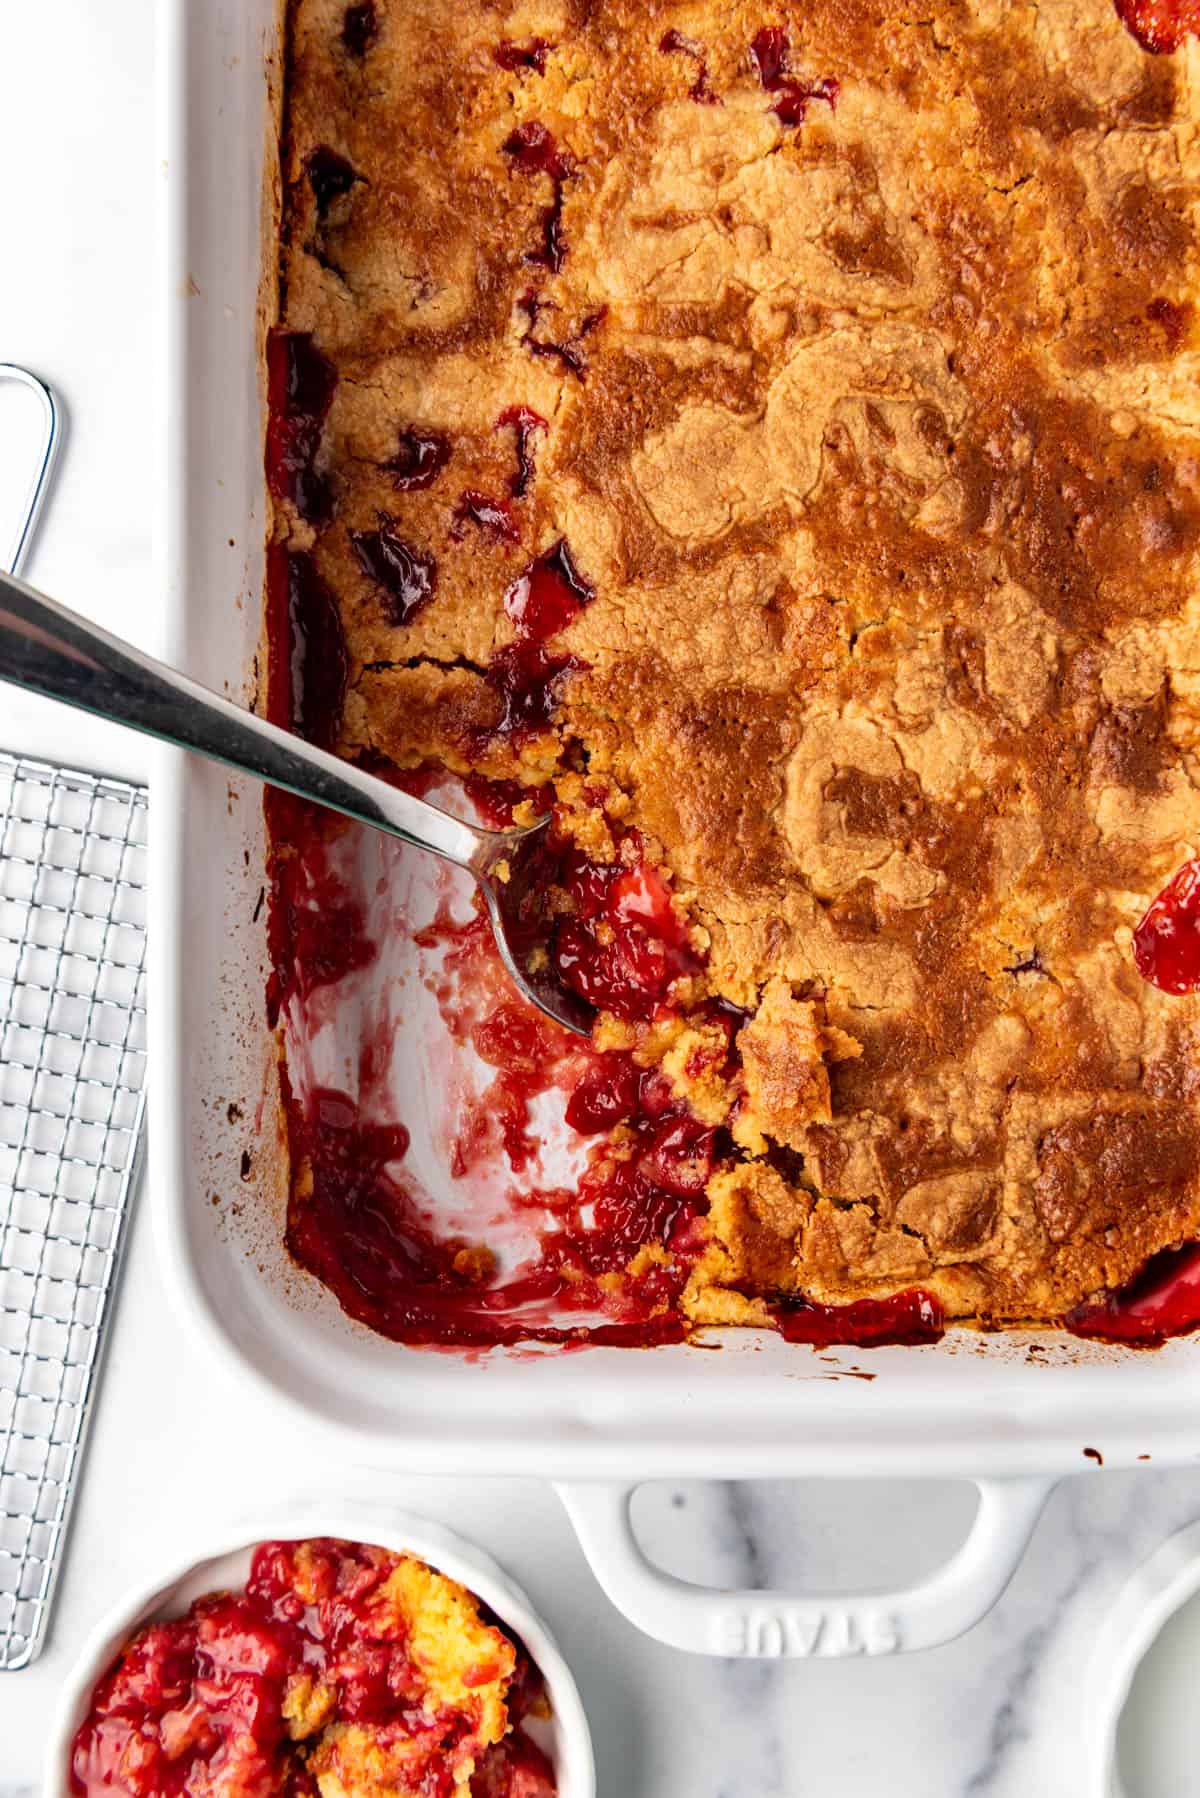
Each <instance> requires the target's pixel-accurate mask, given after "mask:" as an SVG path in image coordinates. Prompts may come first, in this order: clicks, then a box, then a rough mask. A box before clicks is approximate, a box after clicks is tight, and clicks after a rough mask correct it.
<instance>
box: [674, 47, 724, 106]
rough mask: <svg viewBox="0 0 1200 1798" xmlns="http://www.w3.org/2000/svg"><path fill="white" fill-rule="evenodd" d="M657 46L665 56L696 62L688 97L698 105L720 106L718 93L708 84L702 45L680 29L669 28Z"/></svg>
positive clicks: (706, 61) (705, 58) (706, 65)
mask: <svg viewBox="0 0 1200 1798" xmlns="http://www.w3.org/2000/svg"><path fill="white" fill-rule="evenodd" d="M658 47H659V49H660V50H661V51H662V52H663V54H664V55H666V56H686V57H689V58H690V60H691V61H692V62H694V63H695V64H696V75H695V79H694V80H693V82H692V85H691V88H690V89H689V90H688V97H689V99H692V100H695V101H696V102H697V104H698V105H700V106H720V104H721V98H720V95H719V94H714V93H713V91H712V89H711V88H710V87H709V85H708V59H707V57H706V56H705V54H704V48H703V45H701V44H698V43H697V42H696V40H695V38H691V37H685V36H684V34H683V32H682V31H675V30H671V31H668V32H666V33H665V35H664V36H663V37H661V38H660V39H659V41H658Z"/></svg>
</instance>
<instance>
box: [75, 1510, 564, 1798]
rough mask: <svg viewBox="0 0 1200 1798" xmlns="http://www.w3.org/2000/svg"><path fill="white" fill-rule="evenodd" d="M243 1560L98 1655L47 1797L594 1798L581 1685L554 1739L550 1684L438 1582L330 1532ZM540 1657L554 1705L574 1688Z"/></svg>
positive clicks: (402, 1560)
mask: <svg viewBox="0 0 1200 1798" xmlns="http://www.w3.org/2000/svg"><path fill="white" fill-rule="evenodd" d="M236 1564H237V1567H238V1568H239V1569H241V1568H243V1567H244V1572H243V1573H242V1574H241V1577H239V1578H237V1579H232V1578H231V1579H230V1582H229V1583H228V1585H226V1586H225V1587H223V1588H222V1589H220V1590H207V1589H206V1590H204V1591H203V1592H202V1593H201V1594H200V1595H198V1596H195V1597H194V1598H191V1599H190V1602H186V1603H185V1602H183V1601H182V1600H178V1601H176V1599H175V1598H173V1597H171V1596H170V1595H169V1596H168V1599H167V1602H166V1603H165V1604H162V1603H159V1604H155V1605H152V1607H151V1609H152V1612H153V1615H152V1616H151V1617H150V1618H149V1620H147V1621H144V1622H143V1623H142V1625H141V1627H138V1628H136V1629H131V1630H130V1631H129V1633H128V1635H127V1636H126V1637H124V1639H121V1640H120V1641H119V1645H118V1647H117V1648H116V1650H115V1651H113V1650H110V1651H109V1653H108V1654H107V1656H106V1663H107V1664H106V1665H105V1666H104V1667H103V1668H102V1669H101V1670H99V1676H98V1677H97V1675H96V1673H95V1672H93V1673H92V1675H91V1679H89V1680H88V1681H87V1688H88V1689H87V1690H86V1691H85V1692H84V1693H83V1695H82V1700H81V1703H80V1704H79V1705H78V1707H76V1708H77V1709H78V1710H79V1712H80V1715H79V1716H78V1719H76V1718H74V1717H72V1718H71V1719H70V1726H69V1728H68V1729H67V1731H66V1733H65V1736H64V1742H63V1744H62V1753H61V1754H60V1752H59V1747H58V1745H57V1744H56V1745H55V1747H54V1750H53V1753H52V1764H51V1778H50V1781H49V1783H48V1786H47V1790H48V1791H54V1792H57V1791H59V1790H60V1789H61V1790H62V1791H64V1792H70V1793H72V1794H77V1795H79V1798H106V1795H110V1794H111V1795H114V1798H115V1795H116V1794H120V1795H121V1798H136V1795H138V1794H145V1795H146V1798H165V1795H166V1794H171V1793H179V1794H185V1793H186V1794H190V1795H192V1798H198V1795H199V1794H201V1793H214V1794H215V1793H218V1792H219V1793H221V1794H222V1795H223V1798H276V1795H279V1798H376V1795H378V1798H382V1795H383V1794H387V1798H556V1794H558V1793H560V1792H561V1793H562V1794H563V1795H564V1798H590V1794H591V1792H592V1791H593V1790H594V1786H593V1784H592V1782H591V1778H590V1750H589V1749H588V1748H587V1744H586V1724H585V1723H584V1722H583V1720H582V1719H583V1713H582V1710H581V1709H580V1708H579V1704H578V1698H577V1696H576V1695H575V1692H574V1688H573V1686H571V1687H570V1690H569V1693H568V1694H567V1695H566V1702H567V1704H568V1710H569V1713H570V1714H569V1715H567V1716H565V1717H557V1721H556V1722H555V1724H554V1727H553V1728H552V1727H551V1723H552V1720H554V1719H555V1717H556V1713H555V1712H554V1711H552V1709H551V1704H550V1700H549V1698H548V1695H547V1686H546V1681H545V1680H544V1679H543V1676H542V1672H541V1671H539V1668H538V1667H537V1666H536V1665H535V1664H534V1662H533V1661H532V1660H531V1658H530V1655H529V1653H528V1652H527V1651H526V1649H525V1647H524V1646H523V1645H522V1643H521V1641H520V1640H519V1639H518V1638H517V1637H516V1635H515V1634H514V1633H513V1631H512V1629H511V1628H509V1627H507V1626H506V1625H505V1624H504V1623H503V1622H501V1621H500V1620H499V1619H498V1618H497V1617H496V1616H495V1615H494V1614H493V1613H492V1612H491V1611H490V1610H489V1609H488V1608H487V1606H486V1605H485V1604H484V1603H483V1601H482V1600H481V1599H479V1598H477V1597H476V1596H475V1594H474V1593H473V1592H472V1591H470V1590H468V1589H467V1587H466V1586H464V1585H462V1584H460V1583H459V1582H458V1581H457V1580H455V1579H453V1578H451V1577H450V1576H449V1575H448V1574H446V1573H444V1572H442V1571H440V1570H439V1569H438V1568H436V1567H433V1566H430V1565H429V1564H427V1563H426V1562H425V1561H424V1560H422V1559H419V1558H418V1557H417V1556H416V1555H415V1554H411V1553H406V1552H395V1551H392V1550H389V1549H386V1548H380V1547H372V1546H370V1545H367V1544H364V1543H360V1542H351V1541H345V1540H342V1539H339V1538H334V1537H313V1538H307V1539H303V1540H299V1541H272V1542H262V1543H259V1544H257V1545H256V1546H255V1547H253V1549H251V1550H248V1551H244V1552H243V1553H242V1555H241V1556H240V1557H238V1559H237V1563H236ZM203 1571H204V1569H203V1568H197V1569H195V1570H193V1573H192V1574H191V1576H190V1585H189V1590H190V1588H191V1587H194V1586H195V1585H196V1583H197V1580H198V1578H200V1577H202V1574H203ZM226 1571H228V1565H226ZM184 1584H185V1585H188V1581H186V1580H185V1582H184ZM539 1627H540V1626H539ZM545 1646H546V1645H545V1644H543V1647H545ZM547 1652H548V1655H549V1658H550V1659H551V1660H552V1662H553V1667H554V1674H555V1678H556V1680H557V1688H558V1691H559V1693H560V1695H562V1693H563V1686H564V1682H565V1683H567V1684H569V1675H566V1674H565V1671H564V1669H563V1668H562V1666H561V1664H560V1662H559V1657H558V1655H557V1651H556V1650H548V1651H547ZM86 1671H87V1670H86V1669H85V1674H86ZM92 1680H94V1681H95V1683H94V1685H93V1684H92ZM564 1731H566V1732H567V1734H570V1735H571V1736H572V1740H571V1742H570V1744H569V1745H568V1746H566V1747H564V1739H565V1738H564V1734H563V1732H564ZM581 1732H582V1735H583V1737H584V1738H585V1739H584V1741H583V1746H582V1748H581V1746H580V1742H579V1737H580V1734H581ZM68 1744H69V1747H68ZM60 1760H61V1761H62V1762H63V1765H62V1767H61V1768H60V1765H59V1762H60ZM556 1760H557V1761H558V1762H560V1763H561V1765H562V1766H564V1767H565V1768H566V1773H565V1783H560V1780H559V1773H558V1771H557V1770H556V1764H555V1763H556Z"/></svg>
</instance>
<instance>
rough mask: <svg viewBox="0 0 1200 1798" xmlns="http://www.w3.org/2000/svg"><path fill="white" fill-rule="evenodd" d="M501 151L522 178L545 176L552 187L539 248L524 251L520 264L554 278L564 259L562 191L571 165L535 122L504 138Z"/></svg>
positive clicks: (527, 123)
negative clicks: (536, 266) (547, 272)
mask: <svg viewBox="0 0 1200 1798" xmlns="http://www.w3.org/2000/svg"><path fill="white" fill-rule="evenodd" d="M501 149H502V150H503V151H504V154H505V155H506V156H509V157H511V158H512V161H513V163H514V164H515V166H516V167H517V168H519V169H521V170H522V171H523V172H524V173H525V174H527V175H548V176H549V177H550V180H551V181H552V183H553V199H552V200H551V202H550V205H549V206H548V207H547V208H546V210H545V211H544V212H543V214H542V247H541V248H540V249H539V250H526V251H525V253H524V256H523V257H522V260H523V261H525V262H529V263H537V264H540V265H541V266H542V267H544V268H548V269H549V270H550V271H551V273H552V274H558V272H559V270H560V269H561V268H562V265H563V263H564V262H565V261H566V258H567V245H566V241H565V239H564V237H563V231H562V210H563V190H564V188H565V186H566V183H567V182H568V181H569V180H570V179H571V177H572V176H573V175H574V173H575V165H574V163H573V162H572V160H571V158H570V157H569V156H568V155H567V153H566V151H565V150H560V149H559V147H558V144H557V142H556V141H555V138H554V136H553V134H552V133H551V132H550V131H548V130H547V129H546V127H545V125H543V124H542V123H541V122H540V121H539V120H537V119H530V120H528V121H527V122H526V123H525V124H524V125H518V126H517V128H516V130H515V131H512V132H510V133H509V135H508V136H507V137H506V138H505V140H504V142H503V144H502V145H501Z"/></svg>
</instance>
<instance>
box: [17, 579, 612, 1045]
mask: <svg viewBox="0 0 1200 1798" xmlns="http://www.w3.org/2000/svg"><path fill="white" fill-rule="evenodd" d="M0 680H6V681H11V682H12V683H13V684H14V685H16V686H18V687H25V688H27V689H29V690H30V691H31V692H34V693H42V694H44V695H45V696H46V698H47V699H57V700H61V701H62V703H63V704H64V705H70V706H75V707H76V708H77V709H79V710H80V711H85V712H94V713H95V714H96V715H97V716H98V717H101V718H108V719H110V720H112V721H113V722H114V723H117V724H127V725H129V726H130V727H131V728H132V729H133V730H140V731H145V732H146V733H147V734H148V735H150V736H153V737H161V738H162V739H163V740H164V741H165V742H167V743H174V744H176V745H177V746H178V747H179V748H181V749H191V750H194V751H196V753H197V754H199V755H206V756H209V757H210V758H211V759H212V760H213V761H216V762H223V763H224V764H225V765H226V766H227V767H229V768H236V769H237V770H238V771H239V773H242V774H249V775H252V776H253V778H254V779H255V780H262V781H268V782H269V783H270V784H271V785H272V786H275V787H284V788H286V789H287V791H288V792H289V793H296V794H298V795H299V797H300V798H301V799H313V800H315V801H316V802H317V804H318V805H324V806H328V807H329V808H330V809H331V810H333V811H337V812H344V813H345V815H346V817H348V818H354V819H356V820H357V821H358V822H359V823H360V824H368V825H370V826H371V827H372V828H373V829H375V830H384V831H387V832H388V833H389V834H390V835H392V836H394V837H399V838H400V839H401V841H402V842H405V843H412V844H414V845H415V846H416V847H417V848H419V849H429V850H431V851H432V852H433V854H434V855H440V856H441V857H442V859H443V861H448V862H453V863H454V865H455V867H458V868H465V869H466V870H467V872H468V873H469V874H473V875H474V877H475V879H476V880H477V881H478V882H479V885H480V888H481V889H482V891H483V896H484V899H485V901H486V903H487V909H488V916H489V918H490V920H491V925H492V930H493V933H494V934H495V938H496V946H497V948H498V949H499V951H500V956H501V959H502V961H503V962H504V965H505V967H506V968H507V969H508V972H509V974H510V975H511V976H512V978H513V980H514V981H515V983H516V985H517V986H518V987H519V988H520V990H521V992H522V993H523V994H524V995H525V997H526V998H527V999H528V1000H529V1001H530V1002H531V1004H533V1005H536V1006H537V1007H538V1009H539V1010H540V1011H544V1012H545V1013H546V1015H547V1016H548V1017H551V1018H553V1019H554V1021H555V1023H556V1024H562V1025H563V1026H564V1027H565V1028H566V1029H568V1030H572V1031H574V1032H575V1033H576V1035H579V1036H586V1035H587V1034H588V1031H589V1027H590V1020H591V1017H592V1013H591V1010H590V1008H589V1007H588V1006H586V1005H585V1004H584V1003H583V1002H582V1000H579V999H576V998H575V997H574V995H573V994H571V993H569V992H566V991H564V990H563V989H562V988H561V987H560V986H558V985H557V983H556V982H555V981H554V980H553V979H552V978H551V977H549V976H545V977H538V976H536V975H531V974H530V972H529V970H528V967H527V966H526V965H525V964H526V963H527V961H528V958H529V949H528V940H529V926H528V919H527V916H525V915H522V907H523V904H524V902H525V900H526V899H527V898H528V896H529V894H530V892H531V891H532V889H533V886H534V883H535V882H536V880H537V878H538V870H537V866H536V862H537V859H538V850H539V848H540V847H541V845H542V838H543V834H544V831H545V827H546V824H547V823H548V819H546V818H539V819H538V820H537V822H536V823H534V824H530V825H526V826H524V827H523V828H520V829H513V830H481V829H480V828H479V827H478V826H476V825H474V824H465V823H463V822H462V820H461V819H459V818H454V817H451V816H450V814H449V813H448V812H444V811H442V810H441V809H440V808H439V807H438V806H436V805H429V804H428V803H427V802H426V801H425V800H423V799H415V798H414V797H413V796H412V794H411V793H404V792H401V791H400V790H399V789H398V788H396V787H391V786H389V785H388V783H387V782H386V781H384V780H379V779H378V778H377V777H376V776H375V775H373V774H368V773H366V772H365V771H364V770H363V769H361V768H356V767H355V766H354V765H353V763H351V762H343V761H339V760H338V758H337V757H336V756H333V755H329V754H327V753H326V751H325V750H323V749H315V748H314V747H313V746H312V744H311V743H306V742H304V740H303V739H302V738H300V737H295V736H292V735H291V733H290V732H288V731H285V730H280V729H279V728H278V727H277V726H276V725H274V724H268V723H267V721H266V719H265V718H259V717H257V716H256V715H255V714H254V713H253V712H248V711H246V710H245V708H244V707H243V706H239V705H234V704H233V703H232V702H231V701H230V700H228V699H223V698H222V697H221V695H220V694H219V693H214V692H213V691H212V690H211V688H209V687H203V686H201V685H200V683H199V682H198V681H194V680H189V679H188V677H187V675H186V674H180V673H179V671H178V669H176V668H169V667H168V666H167V664H166V663H165V662H159V661H156V660H155V658H154V657H153V656H148V655H143V654H142V652H141V650H139V649H135V648H134V647H133V645H132V644H131V643H125V642H123V641H122V640H121V638H120V637H113V636H110V635H109V633H108V632H107V631H102V630H99V629H97V627H96V626H95V625H94V624H90V623H89V622H88V621H87V619H86V618H81V617H80V616H79V615H78V613H76V612H70V611H68V610H67V608H66V607H65V606H60V605H58V604H57V603H56V601H54V600H52V599H47V598H46V596H45V595H44V594H42V593H38V592H37V591H36V590H35V589H34V588H33V587H29V586H27V585H26V584H25V582H24V581H19V580H16V579H15V578H14V577H13V576H12V575H8V574H3V573H0ZM522 942H523V943H524V944H525V945H526V947H525V948H524V949H522V948H521V946H520V945H521V944H522ZM539 959H544V958H539Z"/></svg>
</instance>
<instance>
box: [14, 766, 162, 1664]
mask: <svg viewBox="0 0 1200 1798" xmlns="http://www.w3.org/2000/svg"><path fill="white" fill-rule="evenodd" d="M146 798H147V796H146V789H145V788H144V787H140V786H131V785H126V784H124V783H122V782H120V781H113V780H105V779H100V778H97V777H95V776H93V775H90V774H80V773H75V772H73V771H71V770H68V769H64V768H57V767H52V766H49V765H48V764H46V763H44V762H36V761H30V760H26V759H22V758H20V757H16V756H11V755H6V754H3V753H0V1032H2V1034H0V1671H12V1670H15V1669H16V1668H18V1667H25V1666H28V1664H29V1663H30V1661H32V1660H34V1659H35V1658H36V1656H37V1654H38V1652H39V1650H40V1648H41V1645H42V1639H43V1635H44V1631H45V1627H46V1619H47V1615H48V1611H49V1606H50V1601H51V1596H52V1592H53V1587H54V1582H55V1578H56V1576H57V1572H58V1566H59V1561H60V1559H61V1550H62V1546H63V1540H64V1535H65V1531H66V1525H67V1519H68V1514H69V1511H70V1506H71V1498H72V1494H73V1490H74V1486H75V1483H76V1475H77V1472H78V1467H79V1459H80V1454H81V1451H82V1447H83V1441H84V1434H85V1431H86V1428H87V1422H88V1411H89V1401H90V1399H91V1396H92V1391H93V1387H94V1384H95V1378H96V1370H97V1365H98V1361H99V1356H100V1351H101V1346H102V1342H103V1332H104V1324H105V1318H106V1314H107V1312H108V1308H109V1304H110V1301H111V1298H112V1293H113V1286H114V1282H115V1278H116V1273H117V1267H118V1263H119V1258H120V1253H121V1240H122V1235H123V1226H124V1222H125V1215H126V1210H127V1206H128V1202H129V1197H130V1194H131V1192H132V1190H133V1186H134V1183H135V1179H136V1173H137V1165H138V1159H139V1152H140V1144H141V1137H142V1121H143V1113H144V1106H145V1072H146V1012H145V954H146V927H145V926H146V920H145V882H146V865H145V864H146V819H147V803H146Z"/></svg>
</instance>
